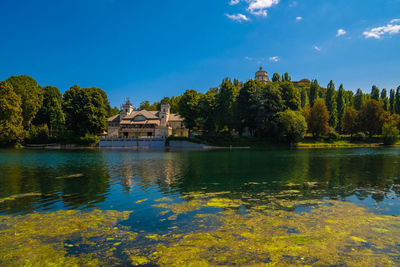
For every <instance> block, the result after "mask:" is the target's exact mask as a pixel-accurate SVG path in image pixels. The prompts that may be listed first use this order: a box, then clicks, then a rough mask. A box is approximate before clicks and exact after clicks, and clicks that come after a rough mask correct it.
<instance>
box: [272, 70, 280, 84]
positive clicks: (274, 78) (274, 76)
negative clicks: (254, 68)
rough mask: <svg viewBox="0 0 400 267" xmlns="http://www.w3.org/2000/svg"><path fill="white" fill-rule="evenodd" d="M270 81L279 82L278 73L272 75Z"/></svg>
mask: <svg viewBox="0 0 400 267" xmlns="http://www.w3.org/2000/svg"><path fill="white" fill-rule="evenodd" d="M272 81H273V82H278V83H279V82H281V76H280V75H279V73H276V72H275V73H274V75H273V76H272Z"/></svg>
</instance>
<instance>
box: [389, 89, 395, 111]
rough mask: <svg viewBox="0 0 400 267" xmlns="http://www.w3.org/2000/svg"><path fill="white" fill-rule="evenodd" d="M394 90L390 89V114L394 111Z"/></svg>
mask: <svg viewBox="0 0 400 267" xmlns="http://www.w3.org/2000/svg"><path fill="white" fill-rule="evenodd" d="M395 98H396V97H395V92H394V89H390V100H389V101H390V113H391V114H395V113H396V111H395V101H396V100H395Z"/></svg>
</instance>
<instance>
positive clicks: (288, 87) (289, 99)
mask: <svg viewBox="0 0 400 267" xmlns="http://www.w3.org/2000/svg"><path fill="white" fill-rule="evenodd" d="M280 87H281V92H282V100H283V101H284V103H285V106H286V107H287V108H289V109H291V110H300V107H301V99H300V92H299V90H298V89H297V88H295V87H294V86H293V83H292V82H289V81H285V82H282V83H280Z"/></svg>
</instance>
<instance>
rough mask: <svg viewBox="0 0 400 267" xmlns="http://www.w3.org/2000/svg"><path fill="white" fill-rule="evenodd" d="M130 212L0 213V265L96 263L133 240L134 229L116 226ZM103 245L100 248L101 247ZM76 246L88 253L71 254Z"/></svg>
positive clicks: (87, 264) (95, 264) (73, 264)
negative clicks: (132, 230)
mask: <svg viewBox="0 0 400 267" xmlns="http://www.w3.org/2000/svg"><path fill="white" fill-rule="evenodd" d="M129 214H130V212H129V211H125V212H118V211H100V210H93V211H90V212H80V211H76V210H61V211H57V212H49V213H32V214H27V215H18V216H0V225H1V228H0V265H1V266H97V265H99V264H100V263H101V262H103V261H104V258H105V257H103V256H105V255H106V254H107V253H109V250H110V248H112V247H113V246H117V245H119V244H118V243H120V244H121V242H117V243H115V242H108V240H109V238H112V239H118V240H121V241H128V240H132V239H134V238H135V237H136V234H135V233H132V232H129V231H126V230H124V229H119V228H116V227H115V225H116V224H117V223H118V221H121V220H126V219H128V217H129ZM99 245H101V249H99V247H98V246H99ZM74 247H77V248H79V247H84V248H85V250H86V251H87V253H81V254H79V255H72V254H70V253H68V251H69V250H70V249H73V248H74Z"/></svg>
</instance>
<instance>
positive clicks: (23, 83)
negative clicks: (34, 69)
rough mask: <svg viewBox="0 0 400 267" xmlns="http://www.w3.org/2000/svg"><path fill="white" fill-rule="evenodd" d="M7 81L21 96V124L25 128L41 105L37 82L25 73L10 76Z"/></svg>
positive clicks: (41, 99)
mask: <svg viewBox="0 0 400 267" xmlns="http://www.w3.org/2000/svg"><path fill="white" fill-rule="evenodd" d="M7 81H8V82H9V83H10V84H11V85H12V87H13V88H14V92H15V93H16V94H18V95H19V96H20V97H21V100H22V104H21V107H22V117H23V122H22V124H23V125H24V127H25V128H26V129H28V128H29V127H30V125H31V122H32V120H33V119H34V118H35V116H36V113H37V112H38V111H39V109H40V107H41V106H42V101H43V94H42V91H41V90H40V89H39V86H38V84H37V82H36V81H35V80H34V79H33V78H31V77H29V76H26V75H20V76H11V77H10V78H8V79H7Z"/></svg>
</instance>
